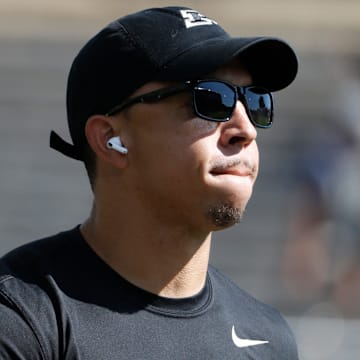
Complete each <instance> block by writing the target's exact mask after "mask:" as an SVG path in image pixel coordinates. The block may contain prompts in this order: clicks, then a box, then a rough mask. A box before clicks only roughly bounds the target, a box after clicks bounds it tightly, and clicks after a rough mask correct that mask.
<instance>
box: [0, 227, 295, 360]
mask: <svg viewBox="0 0 360 360" xmlns="http://www.w3.org/2000/svg"><path fill="white" fill-rule="evenodd" d="M245 340H250V341H254V340H258V341H263V343H258V344H257V345H254V343H251V342H250V343H249V342H246V341H245ZM0 359H2V360H8V359H18V360H33V359H34V360H38V359H46V360H50V359H52V360H54V359H62V360H70V359H71V360H78V359H82V360H95V359H96V360H100V359H101V360H115V359H116V360H117V359H136V360H140V359H144V360H145V359H146V360H152V359H154V360H155V359H156V360H165V359H168V360H180V359H183V360H185V359H186V360H191V359H196V360H199V359H206V360H208V359H219V360H225V359H252V360H255V359H261V360H271V359H273V360H282V359H283V360H296V359H298V355H297V349H296V344H295V341H294V337H293V334H292V332H291V331H290V329H289V327H288V325H287V324H286V322H285V321H284V320H283V318H282V317H281V315H280V314H279V313H278V312H277V311H276V310H274V309H272V308H271V307H269V306H267V305H265V304H262V303H260V302H259V301H257V300H255V299H254V298H253V297H251V296H250V295H248V294H247V293H246V292H244V291H243V290H241V289H239V288H238V287H237V286H236V285H235V284H234V283H233V282H231V281H230V280H229V279H227V278H226V277H225V276H224V275H222V274H221V273H219V272H218V271H217V270H215V269H214V268H213V267H209V270H208V275H207V281H206V285H205V287H204V288H203V290H202V291H201V292H200V293H199V294H197V295H195V296H193V297H190V298H185V299H169V298H163V297H159V296H156V295H154V294H151V293H148V292H146V291H144V290H142V289H140V288H138V287H136V286H134V285H132V284H130V283H129V282H128V281H126V280H125V279H123V278H122V277H121V276H120V275H119V274H117V273H116V272H115V271H114V270H112V269H111V268H110V267H109V266H108V265H107V264H106V263H105V262H103V261H102V260H101V259H100V258H99V257H98V256H97V255H96V254H95V253H94V252H93V251H92V249H91V248H90V247H89V246H88V245H87V243H86V242H85V240H84V239H83V238H82V236H81V233H80V230H79V227H77V228H75V229H73V230H71V231H67V232H63V233H60V234H58V235H55V236H53V237H49V238H46V239H42V240H38V241H35V242H33V243H30V244H27V245H25V246H23V247H20V248H18V249H16V250H14V251H12V252H11V253H9V254H7V255H5V256H4V257H3V258H2V259H0Z"/></svg>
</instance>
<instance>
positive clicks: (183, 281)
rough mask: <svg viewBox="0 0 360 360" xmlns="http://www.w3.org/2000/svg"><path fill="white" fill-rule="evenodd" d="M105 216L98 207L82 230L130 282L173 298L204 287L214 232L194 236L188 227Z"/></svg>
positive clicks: (110, 263)
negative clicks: (97, 210)
mask: <svg viewBox="0 0 360 360" xmlns="http://www.w3.org/2000/svg"><path fill="white" fill-rule="evenodd" d="M103 215H104V214H102V215H101V214H98V213H97V212H96V210H94V211H93V213H92V215H91V217H90V218H89V219H88V220H87V221H86V222H84V224H83V225H82V227H81V232H82V234H83V236H84V238H85V240H86V241H87V242H88V243H89V245H90V246H91V247H92V248H93V250H94V251H95V252H96V253H97V254H98V255H99V256H100V257H101V258H102V259H103V260H104V261H105V262H106V263H107V264H108V265H109V266H110V267H112V268H113V269H114V270H115V271H116V272H118V273H119V274H120V275H121V276H122V277H124V278H125V279H126V280H128V281H129V282H131V283H133V284H134V285H136V286H138V287H140V288H142V289H144V290H147V291H149V292H152V293H154V294H158V295H160V296H164V297H169V298H184V297H189V296H192V295H195V294H196V293H198V292H199V291H200V290H201V289H202V287H203V286H204V284H205V280H206V272H207V268H208V261H209V252H210V242H211V234H210V233H208V234H204V235H203V236H199V235H197V236H194V235H193V234H191V233H188V232H187V231H186V230H185V229H184V227H181V226H178V227H174V226H168V227H167V226H166V224H164V223H158V224H155V223H154V222H153V221H151V220H150V221H149V217H141V216H140V217H139V216H137V217H136V219H135V220H134V219H132V218H130V219H125V218H122V217H118V218H117V219H114V218H112V217H109V214H107V215H108V216H103ZM119 219H121V220H120V221H119ZM142 219H146V221H141V220H142ZM114 220H116V221H114ZM125 220H126V221H125Z"/></svg>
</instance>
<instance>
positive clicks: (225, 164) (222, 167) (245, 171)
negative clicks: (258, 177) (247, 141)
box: [210, 159, 256, 177]
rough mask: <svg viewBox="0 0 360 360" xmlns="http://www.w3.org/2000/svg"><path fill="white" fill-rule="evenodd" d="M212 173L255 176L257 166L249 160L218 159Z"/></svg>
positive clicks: (212, 167)
mask: <svg viewBox="0 0 360 360" xmlns="http://www.w3.org/2000/svg"><path fill="white" fill-rule="evenodd" d="M210 174H211V175H213V176H219V175H234V176H242V177H244V176H255V174H256V167H255V166H254V165H252V164H251V163H250V162H249V161H247V160H242V159H235V160H231V161H229V160H227V161H217V162H216V163H215V164H212V166H211V168H210Z"/></svg>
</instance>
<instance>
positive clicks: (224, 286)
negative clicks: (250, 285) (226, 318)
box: [209, 267, 288, 331]
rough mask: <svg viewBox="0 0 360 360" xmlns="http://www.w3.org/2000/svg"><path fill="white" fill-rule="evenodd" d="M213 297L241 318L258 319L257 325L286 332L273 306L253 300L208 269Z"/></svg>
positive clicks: (214, 271)
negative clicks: (266, 324) (277, 327)
mask: <svg viewBox="0 0 360 360" xmlns="http://www.w3.org/2000/svg"><path fill="white" fill-rule="evenodd" d="M209 272H210V276H211V278H212V282H213V287H214V293H215V296H216V297H217V298H218V299H219V301H221V302H222V304H223V305H224V306H226V307H228V308H232V309H233V310H235V311H236V312H237V313H241V316H242V317H244V319H245V318H248V319H255V318H258V320H259V322H258V324H259V325H260V324H262V325H261V326H263V325H264V323H265V322H268V324H269V325H271V326H275V325H278V326H279V327H283V328H284V330H286V331H287V330H288V325H287V322H286V321H285V319H284V318H283V316H282V315H281V313H280V312H279V311H278V310H277V309H276V308H274V307H273V306H271V305H269V304H266V303H265V302H262V301H261V300H259V299H257V298H255V297H254V296H253V295H252V294H250V293H249V292H247V291H246V290H244V289H242V288H240V286H239V285H237V284H236V283H235V282H234V281H233V280H231V279H230V278H229V277H227V276H226V275H225V274H224V273H222V272H220V271H219V270H217V269H215V268H213V267H210V268H209Z"/></svg>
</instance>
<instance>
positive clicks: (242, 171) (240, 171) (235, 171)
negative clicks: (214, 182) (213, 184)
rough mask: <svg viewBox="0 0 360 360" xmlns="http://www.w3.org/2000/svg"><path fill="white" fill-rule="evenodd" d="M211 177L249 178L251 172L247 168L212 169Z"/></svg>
mask: <svg viewBox="0 0 360 360" xmlns="http://www.w3.org/2000/svg"><path fill="white" fill-rule="evenodd" d="M210 174H211V175H214V176H218V175H234V176H250V175H251V174H252V171H250V170H249V169H248V168H227V169H214V170H211V171H210Z"/></svg>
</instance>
